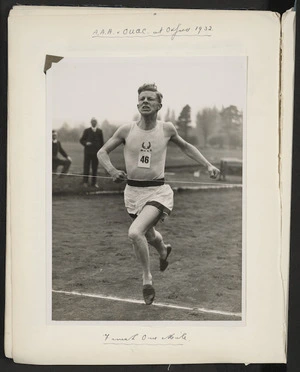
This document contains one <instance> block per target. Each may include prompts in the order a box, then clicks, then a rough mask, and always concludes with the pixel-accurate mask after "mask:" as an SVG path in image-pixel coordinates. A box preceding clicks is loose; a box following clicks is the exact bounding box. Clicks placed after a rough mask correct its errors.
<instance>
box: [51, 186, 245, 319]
mask: <svg viewBox="0 0 300 372" xmlns="http://www.w3.org/2000/svg"><path fill="white" fill-rule="evenodd" d="M52 204H53V252H52V259H53V262H52V281H53V283H52V285H53V289H54V290H56V291H65V292H78V293H81V294H84V293H88V294H92V295H93V296H102V298H95V297H85V296H76V295H74V294H73V295H72V294H69V295H68V294H66V293H56V292H54V293H53V297H52V301H53V303H52V310H53V314H52V315H53V320H166V321H170V320H197V321H200V320H240V317H239V313H240V312H241V301H242V299H241V285H242V269H241V267H242V191H241V190H209V191H208V190H206V191H204V190H203V191H184V192H177V193H175V208H174V211H173V213H172V215H171V217H170V218H168V219H167V220H166V221H165V222H164V223H162V224H160V225H159V226H158V230H159V231H161V232H162V234H163V236H164V237H165V241H166V242H170V243H172V245H173V251H172V254H171V255H170V260H169V261H170V265H169V267H168V268H167V270H166V271H165V272H164V273H161V272H160V271H159V269H158V256H157V254H156V252H155V251H154V250H153V249H152V250H151V252H150V254H151V270H152V275H153V279H154V286H155V289H156V300H155V303H162V304H164V305H167V306H162V307H158V306H155V303H154V305H151V306H146V305H144V304H142V303H141V304H140V303H131V302H120V301H118V300H117V299H115V300H114V299H108V298H107V297H109V296H112V297H115V298H118V299H128V300H129V301H130V300H132V301H134V300H141V301H142V293H141V291H142V287H141V270H140V267H139V264H138V263H137V261H136V259H135V257H134V254H133V251H132V247H131V246H130V243H129V241H128V239H127V230H128V227H129V225H130V218H129V217H128V216H127V213H126V211H125V209H124V204H123V196H122V195H118V194H116V195H91V196H78V197H74V196H73V195H69V196H67V195H64V196H53V203H52ZM169 305H173V306H175V307H173V308H172V307H170V306H169ZM176 306H177V307H179V308H176ZM180 306H183V307H187V308H189V310H183V309H180ZM197 308H203V310H202V311H199V310H198V309H197ZM211 311H220V312H221V314H216V313H213V312H211ZM231 313H234V314H231Z"/></svg>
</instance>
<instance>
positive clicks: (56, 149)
mask: <svg viewBox="0 0 300 372" xmlns="http://www.w3.org/2000/svg"><path fill="white" fill-rule="evenodd" d="M58 154H61V155H62V156H63V157H64V159H61V158H59V157H58ZM71 163H72V159H71V158H70V156H68V154H67V153H66V152H65V150H64V149H63V148H62V145H61V143H60V142H59V141H58V139H57V131H56V130H53V131H52V172H54V173H55V172H56V171H57V167H59V166H60V165H62V170H61V174H60V176H61V175H62V174H66V173H68V171H69V168H70V165H71Z"/></svg>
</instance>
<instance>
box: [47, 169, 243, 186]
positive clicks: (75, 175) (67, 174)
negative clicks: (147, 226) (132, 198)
mask: <svg viewBox="0 0 300 372" xmlns="http://www.w3.org/2000/svg"><path fill="white" fill-rule="evenodd" d="M52 174H54V175H58V176H65V177H68V176H69V177H92V178H97V179H107V180H112V178H111V177H110V176H91V175H88V174H78V173H58V172H53V173H52ZM153 181H155V180H153ZM124 182H125V181H124ZM166 182H167V183H177V184H194V185H206V186H216V187H219V186H228V187H242V184H238V183H223V182H222V183H216V182H199V181H179V180H170V179H168V180H166Z"/></svg>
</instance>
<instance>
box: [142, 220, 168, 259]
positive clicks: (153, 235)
mask: <svg viewBox="0 0 300 372" xmlns="http://www.w3.org/2000/svg"><path fill="white" fill-rule="evenodd" d="M146 239H147V241H148V243H149V244H151V245H152V246H153V247H154V248H155V249H156V250H157V252H158V254H159V256H160V258H162V259H165V258H166V257H167V247H166V245H165V243H164V241H163V238H162V236H161V233H160V232H159V231H157V230H156V229H155V228H154V226H153V227H151V228H150V229H149V230H148V231H147V233H146Z"/></svg>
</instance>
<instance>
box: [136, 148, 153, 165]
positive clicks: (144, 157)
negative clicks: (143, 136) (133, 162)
mask: <svg viewBox="0 0 300 372" xmlns="http://www.w3.org/2000/svg"><path fill="white" fill-rule="evenodd" d="M150 165H151V152H150V151H149V152H148V151H147V152H146V151H142V150H141V151H140V152H139V159H138V167H139V168H150Z"/></svg>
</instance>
